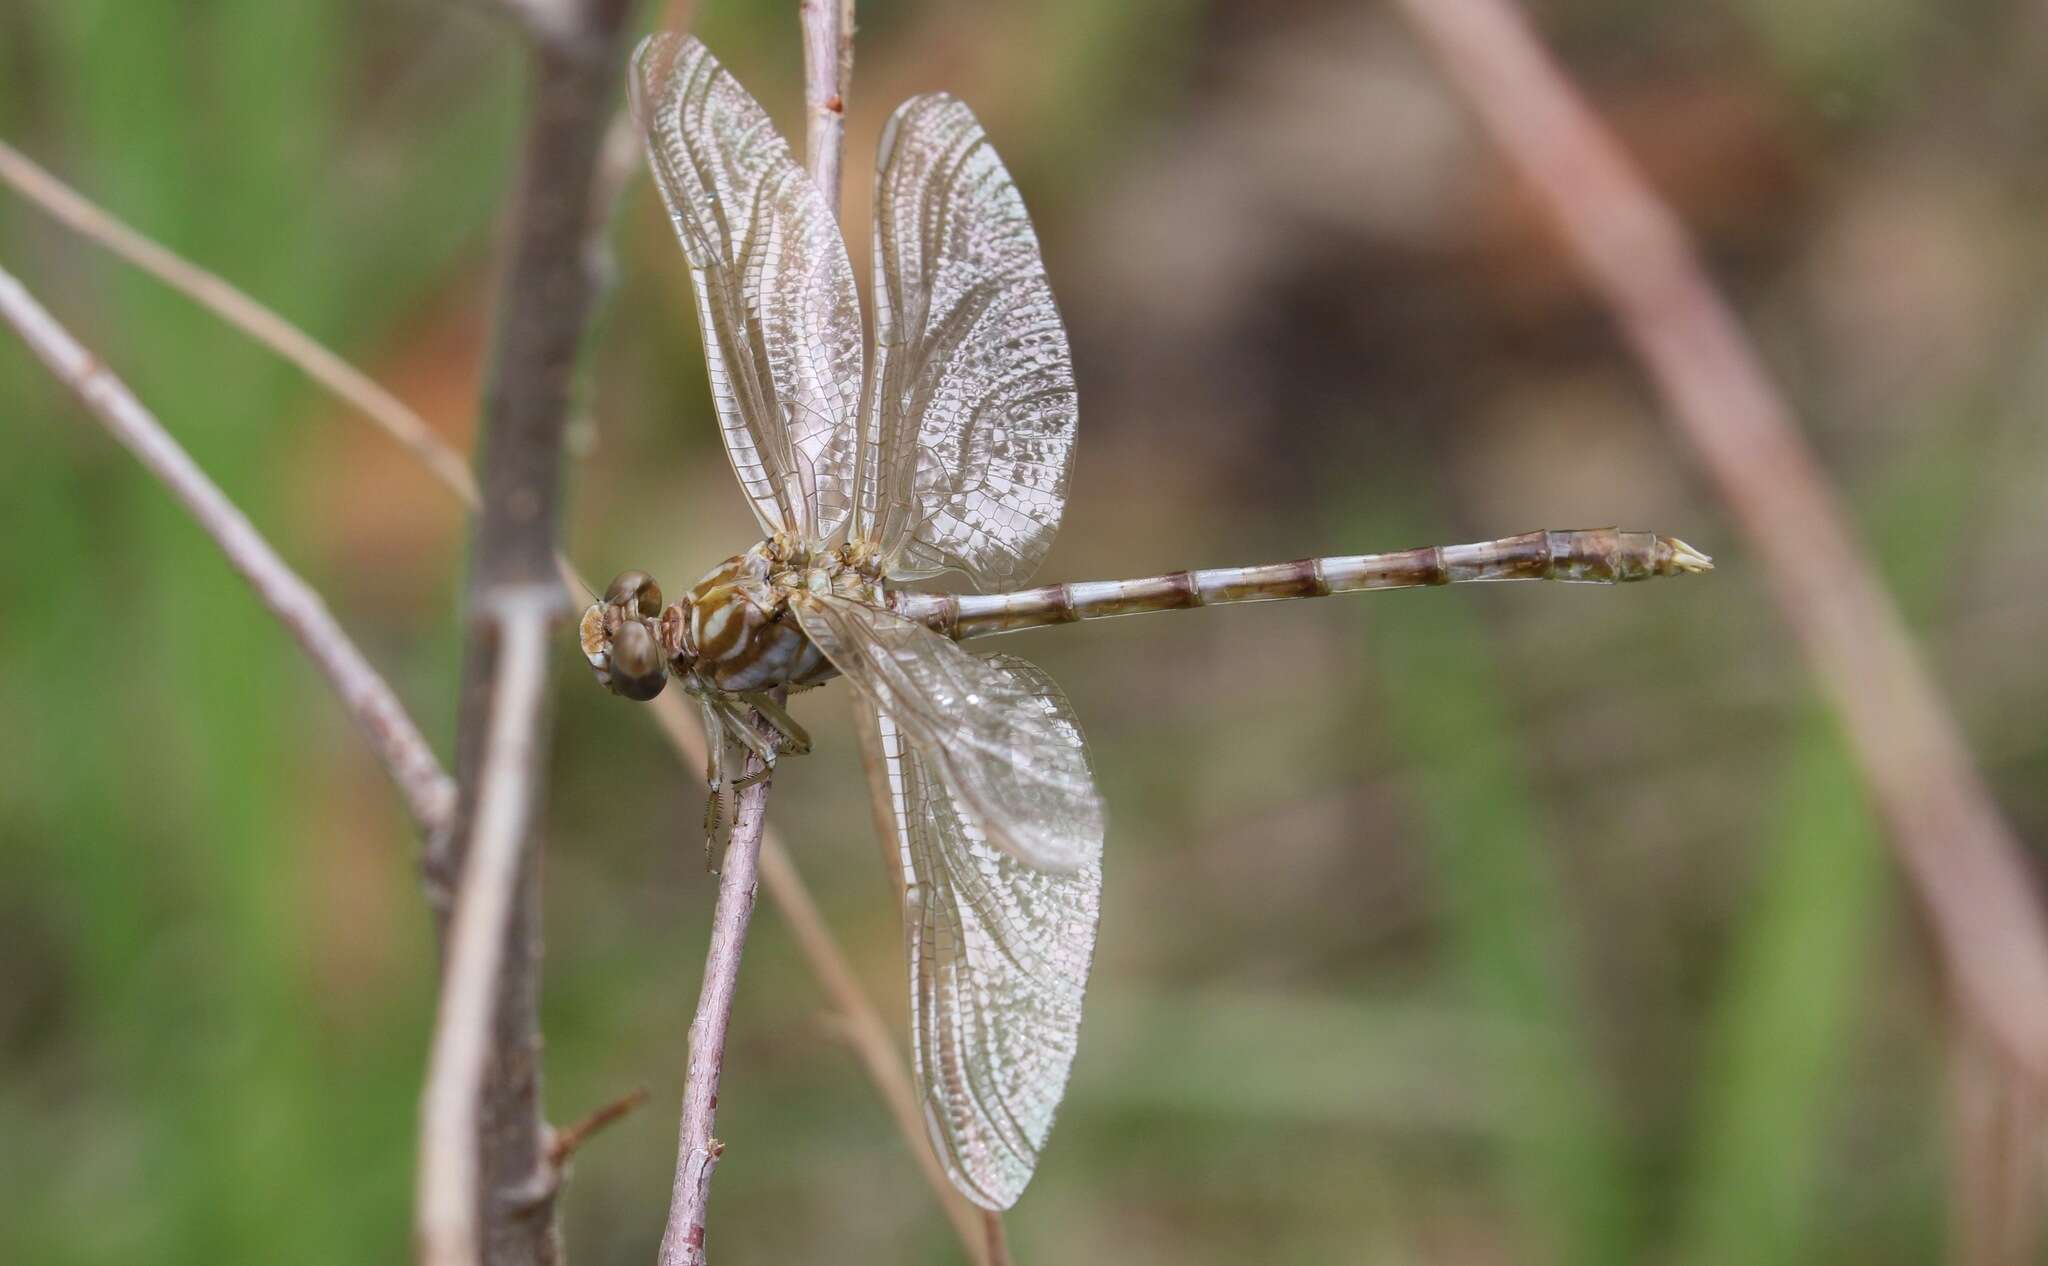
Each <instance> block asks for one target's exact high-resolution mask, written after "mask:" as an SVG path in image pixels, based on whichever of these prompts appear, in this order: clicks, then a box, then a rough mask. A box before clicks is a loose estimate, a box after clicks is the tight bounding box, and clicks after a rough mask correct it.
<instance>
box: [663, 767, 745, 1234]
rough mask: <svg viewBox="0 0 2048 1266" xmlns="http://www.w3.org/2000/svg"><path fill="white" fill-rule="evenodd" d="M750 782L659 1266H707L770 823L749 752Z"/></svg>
mask: <svg viewBox="0 0 2048 1266" xmlns="http://www.w3.org/2000/svg"><path fill="white" fill-rule="evenodd" d="M746 777H747V778H750V779H754V780H755V781H754V782H752V783H751V784H750V785H749V786H747V788H746V789H745V790H743V791H742V792H740V794H739V804H738V806H737V807H736V808H735V809H734V810H733V823H732V838H731V840H730V841H729V842H728V843H727V845H726V849H725V861H724V864H723V865H722V866H721V867H720V868H719V872H718V901H717V904H716V905H715V906H714V907H713V909H712V913H711V945H710V948H709V949H708V950H707V951H706V952H705V955H704V983H703V985H702V986H701V987H700V989H699V991H698V994H697V1013H696V1016H695V1018H693V1019H692V1020H691V1021H690V1055H689V1065H688V1068H687V1070H686V1071H685V1074H684V1077H683V1112H682V1123H681V1126H680V1128H679V1130H678V1141H677V1144H676V1179H675V1188H674V1191H673V1193H672V1194H671V1195H670V1198H669V1210H668V1229H667V1230H666V1231H665V1232H664V1233H663V1235H662V1237H661V1258H660V1260H661V1266H703V1262H704V1220H705V1211H706V1209H707V1208H708V1207H709V1205H710V1202H711V1171H712V1170H714V1169H716V1168H717V1167H718V1160H719V1157H721V1156H723V1155H724V1154H725V1144H723V1143H721V1142H719V1141H718V1140H717V1139H716V1138H714V1137H712V1134H711V1129H712V1124H713V1119H714V1118H715V1117H716V1115H717V1113H718V1083H719V1078H720V1076H721V1075H722V1074H723V1073H724V1071H725V1034H726V1026H727V1024H728V1023H729V1022H730V1020H731V1019H732V999H733V994H734V992H735V991H736V990H737V989H738V987H739V974H740V952H741V951H742V950H743V949H745V948H746V943H747V926H748V924H749V923H750V922H751V921H752V919H753V916H754V894H755V892H756V891H757V889H758V888H759V886H760V881H759V878H758V872H759V867H760V860H761V829H762V827H763V826H764V825H765V824H766V823H767V820H768V787H769V784H770V782H771V781H772V776H771V771H770V770H769V768H768V766H767V765H766V764H765V763H763V762H762V760H761V758H760V756H759V755H757V754H755V753H751V752H750V753H748V756H747V765H746Z"/></svg>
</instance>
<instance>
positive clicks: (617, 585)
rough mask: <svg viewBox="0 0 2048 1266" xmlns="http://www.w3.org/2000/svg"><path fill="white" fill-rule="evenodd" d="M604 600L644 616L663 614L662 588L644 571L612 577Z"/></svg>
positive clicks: (623, 573)
mask: <svg viewBox="0 0 2048 1266" xmlns="http://www.w3.org/2000/svg"><path fill="white" fill-rule="evenodd" d="M604 600H605V601H606V602H608V603H610V604H611V605H613V606H615V607H629V608H631V609H633V610H635V611H638V612H639V613H640V614H641V615H644V616H657V615H660V614H661V586H660V585H657V584H655V583H654V577H652V576H650V575H648V574H647V573H646V572H644V571H622V572H620V573H619V574H618V575H616V576H614V577H612V583H611V587H610V588H609V589H606V590H605V591H604Z"/></svg>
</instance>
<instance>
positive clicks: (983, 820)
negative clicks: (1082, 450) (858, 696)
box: [790, 593, 1103, 871]
mask: <svg viewBox="0 0 2048 1266" xmlns="http://www.w3.org/2000/svg"><path fill="white" fill-rule="evenodd" d="M790 606H791V609H792V610H794V611H795V612H796V615H797V619H798V621H799V622H800V624H801V625H802V627H803V631H804V634H805V635H806V636H807V637H809V638H810V639H811V641H812V642H813V643H815V644H816V645H817V647H818V649H819V650H820V651H822V652H824V655H825V658H826V659H829V660H831V661H832V666H833V667H835V668H837V669H838V670H839V671H840V672H842V673H844V674H845V675H846V678H847V680H849V681H851V682H852V683H853V684H854V685H855V687H857V688H858V689H859V690H860V692H861V693H862V694H863V695H865V696H867V698H868V701H869V702H870V703H872V704H874V705H875V707H876V708H877V709H879V710H881V711H883V712H886V713H888V714H889V715H890V716H892V717H894V718H895V719H896V724H897V725H898V726H899V727H900V728H901V729H902V730H903V733H904V735H905V736H906V737H907V738H908V740H909V742H910V745H911V746H912V747H913V748H915V749H916V750H917V752H918V754H919V756H920V757H921V758H922V759H923V760H924V761H925V762H926V763H927V764H928V765H929V766H930V767H931V770H932V772H933V773H934V774H935V775H936V776H937V777H938V779H939V781H940V782H941V783H943V784H944V786H945V789H946V791H947V793H948V795H950V796H951V797H952V799H953V800H954V801H955V802H957V803H958V805H959V806H960V809H961V811H962V812H963V814H964V815H965V816H966V817H967V818H969V819H970V820H972V821H973V823H974V824H975V826H976V827H977V829H978V830H979V831H980V832H981V833H982V837H983V838H985V839H986V840H988V842H990V843H991V844H993V845H995V846H996V847H998V848H1000V849H1002V850H1003V851H1005V852H1007V853H1009V854H1010V855H1011V856H1012V857H1015V858H1016V859H1017V860H1019V861H1021V862H1023V863H1025V864H1026V865H1028V866H1034V867H1037V868H1039V869H1041V870H1056V871H1072V870H1075V869H1077V868H1079V867H1082V866H1086V865H1088V864H1090V863H1092V862H1094V861H1095V860H1096V859H1097V857H1098V856H1099V855H1100V853H1101V851H1102V831H1103V816H1102V800H1101V798H1100V797H1099V796H1098V795H1097V794H1096V791H1095V780H1094V778H1093V777H1092V776H1091V775H1090V774H1089V772H1088V761H1087V758H1086V755H1085V754H1084V753H1083V752H1082V751H1081V749H1080V746H1079V744H1078V743H1077V742H1074V741H1070V739H1071V737H1072V736H1071V735H1070V733H1069V732H1070V731H1071V730H1072V728H1073V726H1072V721H1071V718H1062V717H1055V716H1053V715H1050V714H1049V713H1048V712H1047V710H1046V706H1045V701H1044V696H1043V692H1042V691H1041V690H1040V689H1039V687H1038V684H1037V682H1036V681H1035V680H1025V679H1023V678H1020V677H1019V676H1018V675H1017V674H1015V673H1014V672H1011V671H1009V670H1007V669H1005V668H1004V667H1003V666H1002V664H1003V662H1004V661H1001V660H995V659H982V658H979V657H977V656H974V655H970V654H968V653H967V652H966V651H964V650H961V649H960V647H959V646H958V645H956V644H955V643H953V642H951V641H949V640H947V639H946V638H944V637H941V636H939V635H938V634H937V633H934V632H932V631H931V630H930V629H928V628H926V627H925V626H924V625H922V624H918V623H916V622H914V621H911V620H906V619H904V618H903V617H902V616H899V615H897V614H895V613H894V612H891V611H885V610H883V609H881V608H879V607H872V606H869V605H867V604H866V603H862V602H855V601H852V600H851V599H848V598H842V597H836V596H831V595H820V594H810V593H803V594H798V595H795V596H794V597H792V599H791V600H790Z"/></svg>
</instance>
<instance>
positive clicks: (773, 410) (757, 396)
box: [631, 34, 861, 542]
mask: <svg viewBox="0 0 2048 1266" xmlns="http://www.w3.org/2000/svg"><path fill="white" fill-rule="evenodd" d="M631 83H632V87H633V108H634V112H635V115H636V117H637V118H638V120H639V122H640V127H641V131H642V134H643V136H644V137H645V140H646V143H647V159H648V166H649V167H650V168H651V169H652V170H653V172H654V182H655V184H656V186H657V187H659V188H660V190H661V198H662V201H663V202H664V203H665V204H666V205H667V207H668V213H669V220H670V222H671V223H673V224H674V225H675V230H676V236H677V237H679V238H680V239H682V244H683V253H684V254H685V255H687V256H688V257H689V261H690V275H691V278H692V280H693V281H694V282H695V283H696V293H697V314H698V317H699V324H700V325H701V326H702V327H703V331H704V359H705V362H706V365H707V367H708V369H709V376H710V379H711V396H712V402H713V404H714V405H715V406H716V407H717V410H718V423H719V429H720V431H721V432H722V433H723V434H724V437H725V449H726V453H727V454H728V455H729V456H730V457H731V458H732V466H733V471H734V473H735V474H737V475H738V476H739V481H740V486H741V487H742V488H743V489H744V490H745V492H746V494H747V499H748V500H749V501H750V502H752V503H753V507H754V516H755V517H756V518H757V519H759V520H760V521H761V527H762V530H763V531H766V532H774V531H777V530H784V531H789V532H793V533H796V534H797V535H799V536H800V537H803V538H804V539H805V540H807V541H811V542H816V541H821V540H823V539H825V538H827V537H829V536H831V535H832V533H833V532H834V531H835V530H836V529H837V528H838V527H839V526H840V524H842V523H843V522H844V521H845V519H846V516H847V513H848V511H849V509H850V507H851V498H852V490H853V455H854V454H853V448H854V439H855V426H856V415H857V414H858V412H859V399H860V396H859V393H860V381H861V324H860V300H859V297H858V296H857V295H856V294H855V292H854V288H853V265H852V264H851V263H850V262H849V261H848V259H847V255H846V244H845V242H844V241H842V240H841V239H840V236H839V227H838V224H837V223H836V222H835V221H834V220H833V218H832V212H831V210H830V209H829V208H828V207H827V206H826V204H825V200H824V198H823V197H822V196H821V195H820V194H819V193H818V189H817V187H816V186H815V185H813V184H812V183H811V180H810V177H809V176H807V175H806V174H805V173H804V171H803V169H802V168H801V167H799V166H798V165H797V163H796V160H795V159H794V158H793V157H792V156H791V154H790V151H789V146H788V144H787V143H785V142H784V141H783V139H782V137H781V136H780V135H778V134H777V133H776V131H775V127H774V125H773V124H771V123H770V122H769V121H768V115H767V113H766V112H765V111H763V110H762V109H761V106H760V103H758V102H756V101H755V100H754V99H753V98H752V97H750V96H748V95H747V92H746V89H744V88H742V87H740V85H739V82H738V81H737V80H735V79H734V78H733V77H732V76H731V75H730V74H728V73H726V71H725V68H724V67H722V66H720V65H719V64H718V62H717V61H716V60H715V59H714V58H713V57H712V56H711V54H710V53H709V52H707V51H705V48H704V46H703V45H702V44H701V43H699V42H698V41H697V40H695V39H694V38H685V37H681V36H677V35H673V34H660V35H651V36H649V37H647V38H646V39H645V40H642V41H641V43H640V48H639V50H638V51H637V52H636V53H635V54H634V55H633V75H632V79H631Z"/></svg>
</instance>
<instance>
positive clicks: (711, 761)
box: [704, 703, 726, 874]
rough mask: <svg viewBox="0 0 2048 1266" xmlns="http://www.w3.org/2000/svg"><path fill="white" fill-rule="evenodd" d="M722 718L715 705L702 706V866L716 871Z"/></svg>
mask: <svg viewBox="0 0 2048 1266" xmlns="http://www.w3.org/2000/svg"><path fill="white" fill-rule="evenodd" d="M725 739H726V731H725V718H724V716H722V715H721V714H720V712H719V710H718V709H717V708H714V707H712V706H711V705H710V704H708V703H707V704H705V705H704V782H705V784H706V785H707V786H708V787H709V788H710V794H709V795H708V796H706V797H705V800H704V869H705V870H707V871H709V872H711V873H712V874H717V873H718V866H717V860H716V859H717V854H718V828H719V825H720V824H721V823H722V822H723V821H724V820H725Z"/></svg>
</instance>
